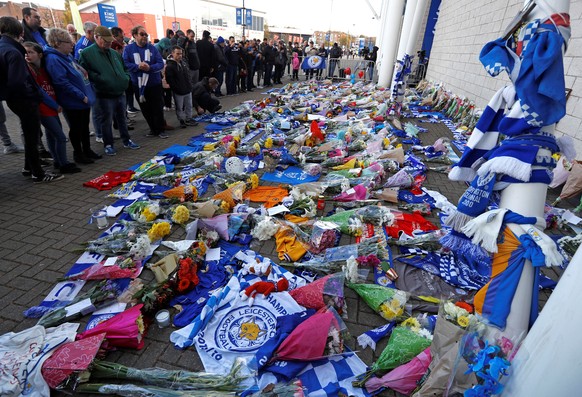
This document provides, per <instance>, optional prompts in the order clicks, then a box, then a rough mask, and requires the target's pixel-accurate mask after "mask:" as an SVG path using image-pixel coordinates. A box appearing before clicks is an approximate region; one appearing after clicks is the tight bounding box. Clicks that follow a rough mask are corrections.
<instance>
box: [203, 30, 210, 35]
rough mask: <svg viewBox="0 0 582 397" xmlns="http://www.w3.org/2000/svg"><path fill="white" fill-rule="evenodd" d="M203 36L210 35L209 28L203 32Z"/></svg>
mask: <svg viewBox="0 0 582 397" xmlns="http://www.w3.org/2000/svg"><path fill="white" fill-rule="evenodd" d="M202 37H210V32H209V31H208V30H205V31H204V32H202Z"/></svg>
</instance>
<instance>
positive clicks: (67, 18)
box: [63, 0, 89, 24]
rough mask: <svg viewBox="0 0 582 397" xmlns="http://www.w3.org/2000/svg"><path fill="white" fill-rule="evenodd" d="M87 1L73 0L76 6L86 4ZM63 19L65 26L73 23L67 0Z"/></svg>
mask: <svg viewBox="0 0 582 397" xmlns="http://www.w3.org/2000/svg"><path fill="white" fill-rule="evenodd" d="M88 1H89V0H75V3H77V5H79V4H83V3H86V2H88ZM63 19H64V20H65V24H68V23H73V16H72V15H71V5H70V4H69V2H68V1H67V0H65V12H64V13H63Z"/></svg>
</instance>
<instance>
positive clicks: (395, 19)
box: [377, 0, 404, 87]
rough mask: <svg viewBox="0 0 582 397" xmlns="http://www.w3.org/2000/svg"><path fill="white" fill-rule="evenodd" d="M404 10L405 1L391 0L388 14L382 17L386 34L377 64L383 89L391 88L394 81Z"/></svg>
mask: <svg viewBox="0 0 582 397" xmlns="http://www.w3.org/2000/svg"><path fill="white" fill-rule="evenodd" d="M403 10H404V0H390V3H389V4H388V7H386V12H385V13H384V14H382V15H381V20H380V21H381V22H380V23H382V24H384V34H383V35H382V41H381V42H380V45H381V47H380V50H379V56H378V59H377V64H378V65H379V69H378V85H379V86H381V87H389V86H390V83H391V81H392V71H393V70H394V57H395V55H396V50H397V49H398V39H399V37H400V24H401V21H402V11H403Z"/></svg>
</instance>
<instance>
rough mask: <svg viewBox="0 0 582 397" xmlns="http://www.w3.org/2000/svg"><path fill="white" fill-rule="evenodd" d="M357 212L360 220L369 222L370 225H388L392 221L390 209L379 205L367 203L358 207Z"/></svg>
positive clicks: (392, 216) (392, 215)
mask: <svg viewBox="0 0 582 397" xmlns="http://www.w3.org/2000/svg"><path fill="white" fill-rule="evenodd" d="M357 214H358V215H359V216H360V217H361V218H362V222H364V223H371V224H372V225H378V226H382V225H387V226H389V225H391V224H392V222H393V221H394V214H392V213H391V212H390V209H389V208H388V207H383V206H381V205H369V206H367V207H363V208H360V209H359V210H358V211H357Z"/></svg>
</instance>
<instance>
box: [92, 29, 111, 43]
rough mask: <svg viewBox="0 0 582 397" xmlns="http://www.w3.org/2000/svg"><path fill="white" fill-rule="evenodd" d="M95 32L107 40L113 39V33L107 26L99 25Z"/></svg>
mask: <svg viewBox="0 0 582 397" xmlns="http://www.w3.org/2000/svg"><path fill="white" fill-rule="evenodd" d="M94 34H95V36H101V37H102V38H103V40H105V41H109V42H112V41H113V35H112V34H111V31H110V30H109V29H108V28H106V27H105V26H97V27H96V28H95V31H94Z"/></svg>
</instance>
